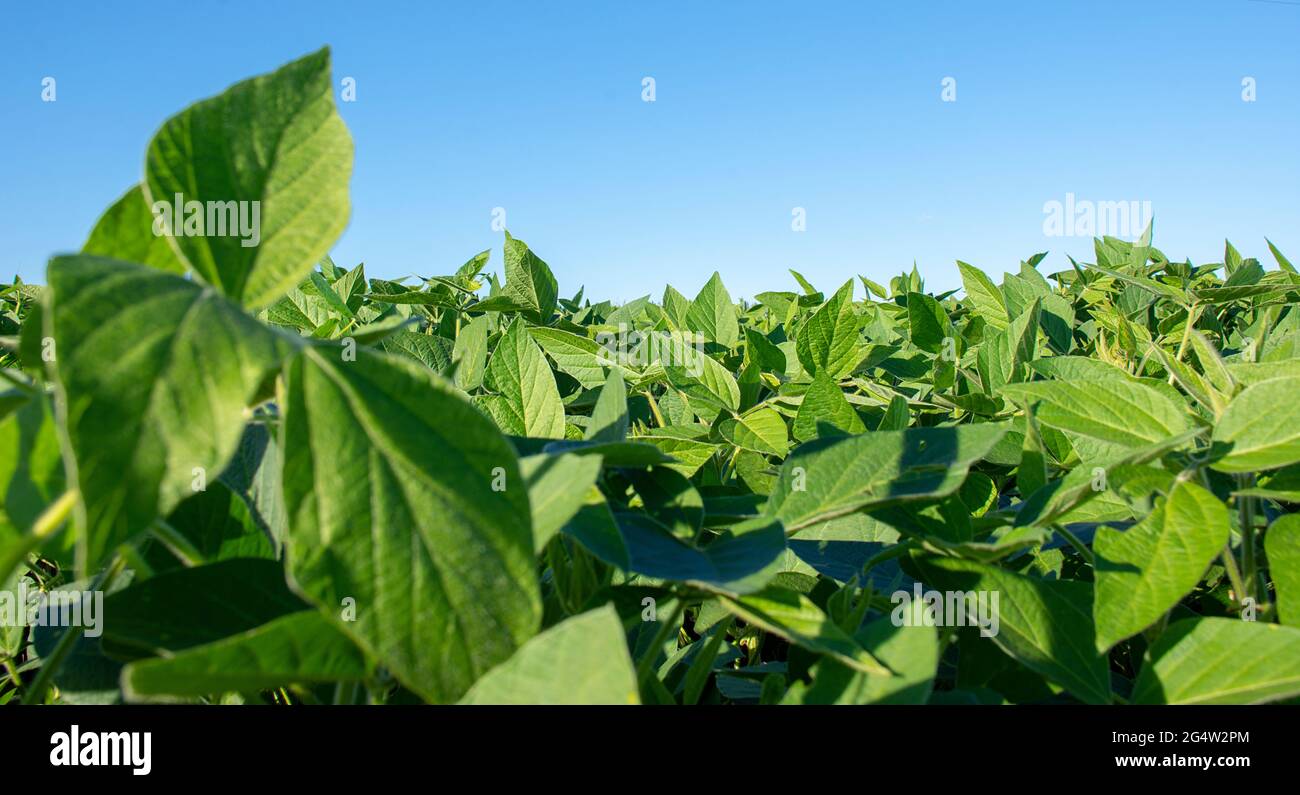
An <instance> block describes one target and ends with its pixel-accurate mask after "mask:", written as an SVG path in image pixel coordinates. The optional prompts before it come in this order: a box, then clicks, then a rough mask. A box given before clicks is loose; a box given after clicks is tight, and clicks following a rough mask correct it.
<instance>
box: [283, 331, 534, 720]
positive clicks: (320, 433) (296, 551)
mask: <svg viewBox="0 0 1300 795" xmlns="http://www.w3.org/2000/svg"><path fill="white" fill-rule="evenodd" d="M525 339H526V337H525ZM530 344H531V343H530ZM342 352H343V350H342V349H341V348H335V347H313V348H309V349H307V350H305V351H303V353H302V354H301V355H299V356H298V357H296V358H295V359H294V360H293V361H292V363H291V364H290V365H289V366H288V368H287V369H286V372H285V380H286V402H285V414H284V420H283V450H284V493H285V504H286V506H287V508H288V513H289V528H290V535H289V545H288V550H287V551H288V560H289V569H290V573H291V578H292V581H293V583H294V584H295V588H296V590H298V591H299V592H301V593H303V594H304V595H306V596H307V597H308V598H310V599H311V600H312V601H314V602H315V603H316V604H318V605H320V607H321V608H322V609H323V610H324V611H326V612H327V613H328V614H330V615H332V616H334V617H335V622H336V623H337V624H338V626H339V627H340V628H341V629H342V630H343V631H344V632H345V633H347V634H348V635H349V636H351V637H353V638H354V639H355V640H356V641H357V642H358V643H359V644H360V645H361V646H362V647H363V648H365V649H366V650H367V651H368V652H370V653H371V654H373V655H374V656H375V657H377V658H378V659H379V660H380V661H381V662H382V663H383V664H384V665H385V666H386V667H387V668H388V669H389V670H390V671H392V672H393V674H394V675H395V676H396V677H397V678H398V679H399V680H401V681H402V682H403V683H404V684H406V685H407V687H409V688H410V689H412V690H413V691H415V692H416V693H419V694H420V695H421V696H423V697H424V698H426V699H429V700H431V701H454V700H455V699H457V698H459V697H460V696H461V695H463V694H464V692H465V691H466V690H467V689H468V688H469V686H470V684H472V683H473V682H474V680H475V679H477V678H478V677H479V676H481V675H482V674H483V673H484V672H486V671H487V670H488V669H490V668H492V667H493V666H495V665H497V664H498V663H500V662H502V661H503V660H505V659H506V658H508V657H509V656H510V655H511V654H512V653H513V652H514V650H515V649H516V648H518V647H519V646H520V645H521V644H522V643H523V642H524V641H526V640H527V639H528V638H530V637H532V635H533V634H534V633H535V632H536V631H537V628H538V624H539V622H540V618H541V601H540V596H539V594H538V583H537V574H536V571H535V569H534V565H533V538H532V529H531V519H530V509H529V502H528V490H527V485H526V483H525V481H524V479H523V476H522V475H521V474H520V471H519V466H518V464H517V462H516V459H515V454H514V452H513V450H512V449H511V448H510V445H509V444H508V443H507V442H506V440H505V438H504V437H502V436H501V434H500V432H499V431H498V430H497V429H496V428H495V427H494V426H493V425H492V423H491V422H490V421H489V420H488V419H487V418H486V417H484V416H483V415H481V414H480V413H479V412H478V411H477V410H476V409H475V408H474V407H473V406H472V405H471V404H470V403H469V402H468V401H466V400H465V399H464V397H463V396H462V395H461V394H460V393H459V392H458V391H457V390H456V389H455V388H454V387H452V386H451V385H450V384H448V383H446V382H445V381H443V380H441V379H440V378H438V377H437V376H435V375H434V374H433V373H430V372H429V371H428V370H427V369H425V368H422V367H420V366H418V365H416V364H414V363H413V362H407V361H405V360H401V359H392V358H389V357H385V356H383V355H380V354H375V353H371V352H370V351H367V350H365V349H360V350H358V351H357V352H356V354H357V355H356V358H355V361H345V360H344V358H343V356H342V355H341V354H342ZM539 355H540V354H539ZM344 600H351V601H349V602H345V601H344ZM349 606H351V607H354V608H355V616H354V619H355V620H349V619H348V618H347V616H346V614H345V612H344V610H345V608H346V607H349Z"/></svg>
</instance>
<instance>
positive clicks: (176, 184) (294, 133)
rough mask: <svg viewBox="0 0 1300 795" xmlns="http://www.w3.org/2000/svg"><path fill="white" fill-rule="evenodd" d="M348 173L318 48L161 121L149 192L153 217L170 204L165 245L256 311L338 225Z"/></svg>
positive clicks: (291, 280) (286, 285) (326, 67)
mask: <svg viewBox="0 0 1300 795" xmlns="http://www.w3.org/2000/svg"><path fill="white" fill-rule="evenodd" d="M351 175H352V137H351V136H350V135H349V134H348V130H347V127H346V126H345V125H344V124H343V119H341V118H340V117H339V115H338V112H337V110H335V107H334V91H333V85H332V84H331V81H330V53H329V50H328V49H322V50H319V51H317V52H315V53H312V54H311V55H308V56H307V57H305V58H302V59H300V60H297V61H294V62H292V63H290V64H287V65H285V66H283V67H281V68H280V69H277V70H276V71H274V72H272V73H270V74H266V75H262V76H260V77H255V78H252V79H251V80H245V81H243V82H241V83H237V84H235V85H234V86H231V87H230V88H229V89H227V90H226V91H225V92H224V93H222V94H220V95H218V96H216V97H213V98H211V99H205V100H203V101H202V102H198V103H195V104H194V105H191V106H190V107H188V108H186V109H185V110H183V111H181V112H180V113H179V114H177V115H176V116H173V117H172V118H171V119H168V120H167V122H166V123H165V124H163V126H162V129H160V130H159V131H158V133H157V134H156V135H155V136H154V138H153V141H151V142H150V144H149V152H148V155H147V157H146V162H145V198H146V201H147V202H148V203H149V205H150V208H151V209H153V210H154V212H155V215H156V216H159V213H160V212H161V211H162V208H163V207H170V208H171V211H170V213H169V214H170V216H171V218H170V221H171V227H173V229H168V230H167V231H168V233H169V234H171V238H170V239H171V242H172V245H173V246H174V247H175V249H176V250H177V251H178V252H179V253H180V254H181V255H182V256H183V257H184V259H185V261H186V262H187V263H188V264H189V266H190V267H191V268H192V269H193V270H194V272H195V273H196V274H198V275H199V276H200V277H201V278H202V279H203V280H204V281H206V282H207V283H208V284H210V285H212V286H213V287H215V288H216V289H217V290H219V291H220V292H221V293H223V294H224V295H226V296H228V297H230V298H231V299H233V300H235V301H239V302H241V303H243V304H246V305H248V306H257V307H260V306H267V305H269V304H271V303H273V302H274V301H275V300H276V299H277V298H279V297H280V296H281V295H283V294H284V293H285V292H287V291H288V290H289V289H290V288H291V287H293V286H294V285H296V284H297V283H298V282H299V280H301V279H302V277H303V276H304V275H305V274H306V273H307V272H308V271H309V270H311V268H312V266H313V265H314V264H315V263H316V262H317V261H319V260H320V259H321V258H322V257H323V256H325V254H326V252H328V251H329V249H330V246H332V245H333V244H334V241H335V240H336V239H337V238H338V236H339V235H340V234H341V233H342V232H343V228H344V227H345V226H346V225H347V222H348V213H349V204H348V181H349V179H350V177H351ZM177 196H179V197H180V199H179V201H180V202H181V205H182V206H181V213H180V214H179V215H178V214H177V213H176V206H175V205H176V202H177V198H176V197H177ZM189 202H199V203H200V204H196V205H193V206H192V207H191V209H194V210H199V209H201V210H202V221H201V222H200V224H199V228H198V229H197V230H193V229H192V228H191V227H189V226H188V225H187V221H189V220H190V219H191V218H193V217H195V216H194V214H192V213H191V212H189V211H188V210H186V209H185V208H186V205H187V203H189ZM230 202H235V203H237V204H234V205H232V204H229V203H230ZM253 202H257V204H253ZM231 210H234V213H233V217H234V218H236V219H239V220H240V221H241V225H240V228H239V229H238V230H235V229H233V228H232V224H231V223H230V221H231V218H232V215H231ZM254 212H256V215H254ZM209 216H211V218H210V219H209ZM159 218H160V221H159V223H160V228H162V227H166V226H167V224H165V223H164V221H165V220H166V218H165V216H159ZM174 231H180V232H181V233H182V234H180V235H176V234H172V233H173V232H174Z"/></svg>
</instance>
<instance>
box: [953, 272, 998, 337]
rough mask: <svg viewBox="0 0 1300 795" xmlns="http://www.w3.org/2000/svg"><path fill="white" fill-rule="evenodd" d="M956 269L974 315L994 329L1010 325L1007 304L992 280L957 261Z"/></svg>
mask: <svg viewBox="0 0 1300 795" xmlns="http://www.w3.org/2000/svg"><path fill="white" fill-rule="evenodd" d="M957 269H958V270H959V271H961V283H962V286H963V287H965V288H966V299H967V300H968V301H970V302H971V303H972V304H974V306H975V314H977V315H979V316H980V317H982V318H984V322H986V323H988V324H989V325H990V326H992V327H993V328H995V329H1004V328H1006V327H1007V325H1008V323H1010V317H1009V316H1008V315H1007V302H1006V299H1005V298H1003V297H1002V291H1001V290H999V289H998V287H997V285H996V284H994V283H993V280H992V279H990V278H989V277H988V276H987V275H986V274H985V273H984V271H982V270H980V269H979V268H976V267H975V266H974V265H967V264H966V263H964V262H962V261H960V260H958V261H957Z"/></svg>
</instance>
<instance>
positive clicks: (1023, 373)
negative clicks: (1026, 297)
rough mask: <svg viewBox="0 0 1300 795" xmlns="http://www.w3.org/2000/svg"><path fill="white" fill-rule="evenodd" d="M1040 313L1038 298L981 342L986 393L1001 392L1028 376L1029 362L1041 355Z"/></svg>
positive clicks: (981, 370)
mask: <svg viewBox="0 0 1300 795" xmlns="http://www.w3.org/2000/svg"><path fill="white" fill-rule="evenodd" d="M1040 316H1041V311H1040V308H1039V299H1037V298H1036V299H1034V300H1033V301H1032V302H1030V304H1029V306H1028V307H1027V308H1026V309H1025V310H1024V311H1022V312H1021V313H1020V314H1019V315H1017V316H1016V319H1015V320H1014V321H1012V322H1011V324H1010V325H1008V326H1007V327H1006V328H1005V329H1003V330H1001V331H995V332H993V333H991V334H989V335H988V337H987V338H986V339H985V340H984V343H983V344H982V345H980V349H979V354H978V358H977V366H978V368H979V374H980V381H981V382H982V383H983V386H984V393H985V394H986V395H1002V394H1003V391H1002V388H1003V387H1004V386H1006V385H1007V384H1011V383H1015V382H1018V381H1023V380H1024V379H1025V378H1026V377H1027V375H1028V372H1029V368H1028V367H1027V365H1028V364H1029V363H1030V362H1032V361H1033V360H1034V357H1035V356H1037V354H1038V321H1039V318H1040Z"/></svg>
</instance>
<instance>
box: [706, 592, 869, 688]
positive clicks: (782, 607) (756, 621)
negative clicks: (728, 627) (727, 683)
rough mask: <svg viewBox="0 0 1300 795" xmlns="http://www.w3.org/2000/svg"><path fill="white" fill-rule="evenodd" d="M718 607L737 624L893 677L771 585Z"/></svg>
mask: <svg viewBox="0 0 1300 795" xmlns="http://www.w3.org/2000/svg"><path fill="white" fill-rule="evenodd" d="M722 605H723V607H725V608H726V609H727V612H729V613H731V614H732V615H734V616H736V617H737V618H739V619H740V620H741V621H744V622H746V623H748V624H753V625H754V626H756V627H758V628H759V629H762V630H764V631H765V632H771V633H772V634H774V635H777V636H778V637H781V638H784V639H785V640H786V641H788V642H789V643H793V644H794V645H796V646H802V647H804V648H806V649H808V650H809V651H812V652H814V653H816V654H824V655H826V656H827V657H829V658H830V659H833V660H835V661H836V662H839V663H840V664H842V665H844V666H847V667H848V668H850V669H852V670H854V671H861V672H863V673H867V674H874V675H876V676H880V677H892V676H893V672H892V671H890V670H889V668H887V667H886V666H884V665H882V664H881V662H880V661H879V660H877V659H876V658H875V657H873V656H872V655H871V653H870V652H868V651H867V650H866V649H864V648H862V647H861V646H859V645H858V643H857V641H856V640H854V639H853V637H852V636H850V635H848V634H847V633H845V632H844V630H842V629H840V628H839V627H838V626H837V625H836V624H835V622H834V621H831V620H830V618H828V617H827V616H826V614H825V613H823V612H822V611H821V608H819V607H817V605H816V604H815V603H813V601H812V600H811V599H809V598H808V597H807V596H804V595H803V594H801V593H797V592H795V591H792V590H790V589H788V588H782V587H779V586H775V585H773V586H769V587H767V588H766V589H764V590H762V591H760V592H758V593H754V594H750V595H748V596H741V597H737V598H729V597H728V598H723V600H722Z"/></svg>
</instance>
